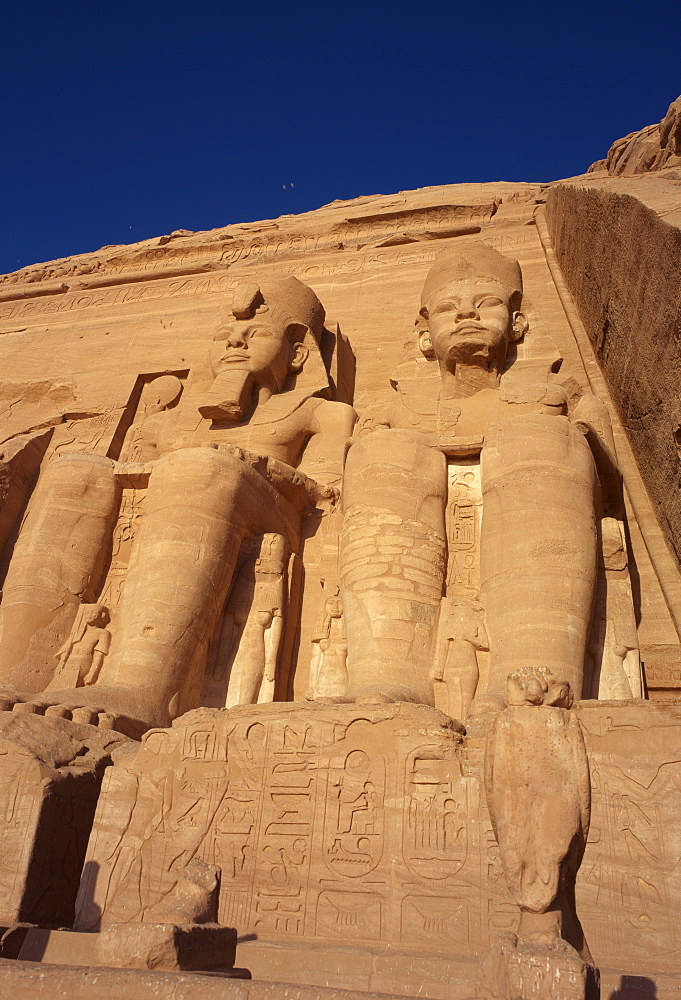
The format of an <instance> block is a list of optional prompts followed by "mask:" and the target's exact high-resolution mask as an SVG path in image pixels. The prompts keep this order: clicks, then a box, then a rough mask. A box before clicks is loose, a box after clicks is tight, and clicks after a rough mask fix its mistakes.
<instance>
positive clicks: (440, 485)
mask: <svg viewBox="0 0 681 1000" xmlns="http://www.w3.org/2000/svg"><path fill="white" fill-rule="evenodd" d="M522 298H523V285H522V276H521V270H520V266H519V265H518V263H517V261H515V260H511V259H509V258H507V257H505V256H502V255H501V254H499V253H497V252H496V251H495V250H494V249H492V248H491V247H490V246H488V245H487V244H485V243H482V242H478V241H472V242H468V243H467V244H462V245H460V246H456V247H454V248H452V249H447V250H444V251H443V252H442V253H441V254H440V255H439V256H438V258H436V261H435V263H434V264H433V266H432V268H431V270H430V271H429V273H428V276H427V278H426V282H425V286H424V288H423V294H422V298H421V311H420V316H419V319H418V321H417V330H418V336H419V347H420V350H421V353H422V357H421V360H420V363H418V364H417V363H415V362H410V365H411V368H409V365H408V366H407V367H408V368H409V371H408V372H407V374H406V375H404V377H402V376H398V378H397V379H396V380H395V382H394V385H395V386H396V388H397V390H398V391H397V392H396V393H395V394H394V395H393V396H392V399H391V400H390V401H386V402H378V403H375V404H373V405H372V406H371V407H370V408H369V409H368V410H367V411H366V412H365V413H364V414H363V415H362V418H361V420H360V423H359V425H358V436H357V438H356V440H355V443H354V444H353V446H352V447H351V449H350V451H349V453H348V459H347V462H346V467H345V478H344V486H343V510H344V526H343V540H342V546H341V580H342V591H343V606H344V620H345V626H346V632H347V669H348V678H349V681H348V697H349V698H350V699H351V700H357V701H368V702H370V701H396V700H406V701H415V702H422V703H425V704H431V705H432V704H434V703H436V697H435V694H436V689H437V688H438V687H441V686H442V682H445V683H446V687H447V689H448V694H449V698H448V701H446V702H444V703H443V702H442V700H441V699H440V700H437V704H438V706H439V707H443V708H444V709H445V711H448V712H449V714H451V715H454V716H456V717H458V718H463V717H464V716H465V715H466V713H467V711H468V709H469V706H470V705H471V702H472V701H473V699H475V700H474V701H473V705H474V707H475V709H476V710H477V711H479V712H480V713H481V714H484V713H485V712H487V711H490V710H492V709H495V708H496V709H498V708H499V707H501V706H503V704H504V703H505V689H506V678H507V676H508V675H509V674H510V673H512V672H513V671H514V670H516V669H517V668H518V667H519V666H521V665H522V666H537V667H548V668H549V669H550V670H551V671H552V672H553V673H555V674H556V675H557V676H559V677H564V678H565V679H566V680H567V681H568V682H569V684H570V685H571V687H572V689H573V691H575V692H576V696H577V697H582V696H588V694H589V691H590V685H591V676H589V677H586V678H585V665H586V667H587V671H586V672H587V673H588V674H590V675H593V674H594V672H595V671H596V670H597V669H601V665H600V663H599V664H598V666H597V665H596V663H595V662H594V661H595V660H596V659H598V658H599V657H600V659H601V660H602V661H603V663H605V661H606V659H607V661H608V663H609V664H611V665H612V669H613V670H619V672H620V673H621V674H622V678H621V680H622V684H621V685H620V688H619V690H625V689H626V691H628V692H629V693H628V694H627V695H620V696H628V697H632V694H633V693H637V694H639V696H640V684H639V686H638V688H636V683H637V678H638V676H640V664H639V662H638V659H637V657H638V653H637V650H636V648H635V647H636V631H635V622H634V619H633V607H632V605H631V591H630V589H629V590H628V591H627V594H628V601H629V606H628V607H625V606H624V605H625V604H626V601H623V602H622V601H620V602H619V603H620V604H622V606H623V610H622V616H623V618H624V619H625V621H624V623H623V624H622V623H620V625H621V627H620V628H619V629H613V628H610V629H609V630H608V629H606V628H605V627H604V625H603V622H602V621H599V622H598V623H597V628H596V632H595V634H594V626H593V621H592V619H593V617H594V607H595V602H596V594H597V587H598V585H599V580H601V578H603V579H605V573H604V569H603V566H602V562H603V559H602V556H599V550H600V548H601V545H600V538H601V523H602V521H603V519H605V520H606V522H607V516H609V515H612V517H614V518H615V520H616V519H617V518H621V517H622V516H623V514H622V502H621V500H622V497H621V482H620V480H619V474H618V472H617V467H616V461H615V458H614V444H613V439H612V431H611V429H610V425H609V421H608V416H607V411H606V410H605V406H604V404H602V403H601V402H600V401H599V400H597V399H596V398H595V397H593V396H590V395H589V394H585V395H583V396H582V398H581V399H580V401H579V403H578V404H577V406H576V407H575V408H574V410H573V412H572V413H571V414H570V415H568V408H567V396H566V392H565V390H564V388H563V386H562V385H560V384H559V383H558V381H557V379H556V378H555V377H554V376H553V374H552V369H553V368H555V362H556V357H555V356H554V357H551V358H549V359H548V361H547V362H546V364H545V365H544V367H543V368H542V365H541V364H532V363H530V362H529V361H528V362H527V363H525V364H523V363H521V360H520V347H521V346H524V345H519V346H518V347H516V345H517V344H519V342H520V341H522V340H523V339H524V338H525V335H526V333H527V332H528V320H527V319H526V317H525V315H524V314H523V312H522V311H521V306H522ZM531 336H532V334H531V333H530V334H529V335H528V338H526V339H528V340H529V338H530V337H531ZM511 348H512V350H511ZM554 355H555V349H554ZM618 523H619V522H618ZM607 533H608V534H612V532H611V531H610V529H608V532H607ZM618 537H619V536H618ZM622 537H623V536H622ZM619 556H621V553H619ZM610 562H611V563H612V559H611V560H610ZM613 565H614V563H613ZM606 568H608V564H607V562H606ZM620 570H621V571H622V572H620ZM618 573H619V576H620V577H621V578H622V581H624V583H626V585H627V586H628V575H627V576H626V580H624V576H625V574H626V556H625V557H624V562H623V563H622V564H618V569H617V570H615V571H614V573H611V575H617V574H618ZM620 596H621V595H620ZM615 603H616V602H615ZM606 604H607V606H608V607H611V606H613V602H612V601H609V602H606V601H605V599H602V600H600V602H599V607H601V608H602V609H605V608H606ZM609 613H610V612H609V611H607V610H603V611H602V615H601V617H602V616H603V615H607V614H609ZM606 633H607V635H606ZM615 635H619V636H620V639H619V640H616V639H615V638H614V636H615ZM632 635H633V638H632ZM608 642H610V643H611V644H614V645H615V646H617V649H615V653H613V655H612V656H610V657H609V659H608V658H607V657H604V654H603V648H602V647H603V644H604V643H608ZM617 650H619V652H618V651H617ZM627 655H628V656H629V660H628V661H627ZM608 669H611V668H610V667H609V668H608ZM627 669H629V670H630V673H631V674H632V684H631V685H629V686H626V678H625V677H624V674H625V672H626V670H627ZM614 686H615V687H616V686H617V685H614ZM612 687H613V684H612V683H611V688H612Z"/></svg>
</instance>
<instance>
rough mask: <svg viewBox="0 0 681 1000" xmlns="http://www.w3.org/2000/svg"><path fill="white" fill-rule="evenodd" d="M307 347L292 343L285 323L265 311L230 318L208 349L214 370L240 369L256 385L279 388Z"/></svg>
mask: <svg viewBox="0 0 681 1000" xmlns="http://www.w3.org/2000/svg"><path fill="white" fill-rule="evenodd" d="M306 356H307V349H306V348H305V347H304V346H303V345H302V344H299V343H291V341H290V338H289V336H288V330H287V327H286V326H285V325H284V323H282V322H277V321H276V320H274V319H270V318H269V317H268V316H267V315H264V316H263V317H262V318H260V317H259V316H258V315H257V314H256V315H255V316H254V317H253V318H252V319H246V320H239V319H230V320H228V321H227V322H226V323H225V325H224V326H223V327H221V328H220V329H219V330H218V332H217V333H216V334H215V337H214V339H213V344H212V346H211V351H210V363H211V368H212V369H213V374H214V375H215V376H216V377H217V376H218V375H219V374H220V373H221V372H224V371H230V372H243V373H244V375H246V374H250V376H251V377H252V379H253V381H254V382H255V383H256V384H258V385H264V386H267V387H268V388H270V389H271V390H272V392H279V391H280V389H281V388H282V386H283V384H284V382H285V380H286V377H287V375H288V374H289V372H291V371H296V370H298V369H299V368H300V367H302V364H303V362H304V361H305V357H306Z"/></svg>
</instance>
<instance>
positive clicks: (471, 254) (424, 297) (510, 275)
mask: <svg viewBox="0 0 681 1000" xmlns="http://www.w3.org/2000/svg"><path fill="white" fill-rule="evenodd" d="M470 277H474V278H488V279H491V280H492V281H497V282H499V284H501V285H502V286H503V287H504V288H505V289H506V290H507V292H508V295H509V298H510V297H511V296H512V295H514V294H522V290H523V279H522V274H521V272H520V265H519V263H518V261H517V260H513V259H512V258H511V257H504V255H503V254H500V253H498V252H497V251H496V250H494V249H493V248H492V247H491V246H489V244H487V243H481V242H480V241H478V240H474V241H473V242H471V243H467V244H463V245H461V246H453V247H448V248H447V249H446V250H443V251H442V253H440V254H438V256H437V257H436V258H435V262H434V264H433V266H432V267H431V269H430V271H429V272H428V274H427V276H426V281H425V284H424V286H423V292H422V293H421V311H422V313H423V312H424V310H427V309H428V301H429V300H430V299H431V298H432V296H433V294H434V293H435V292H438V291H439V290H440V289H441V288H444V287H445V286H446V285H448V284H450V283H451V282H452V281H463V280H465V279H466V278H470Z"/></svg>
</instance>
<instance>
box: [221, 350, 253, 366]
mask: <svg viewBox="0 0 681 1000" xmlns="http://www.w3.org/2000/svg"><path fill="white" fill-rule="evenodd" d="M250 357H251V356H250V354H249V353H248V351H241V350H234V351H225V353H224V354H223V355H222V357H221V358H220V364H223V365H238V364H241V363H243V362H245V363H246V364H247V363H248V362H249V360H250Z"/></svg>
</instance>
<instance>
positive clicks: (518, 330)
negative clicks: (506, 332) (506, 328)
mask: <svg viewBox="0 0 681 1000" xmlns="http://www.w3.org/2000/svg"><path fill="white" fill-rule="evenodd" d="M529 328H530V324H529V323H528V322H527V317H526V316H525V313H521V312H514V313H513V315H512V327H511V329H512V333H511V340H522V339H523V337H524V336H525V334H526V333H527V331H528V330H529Z"/></svg>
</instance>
